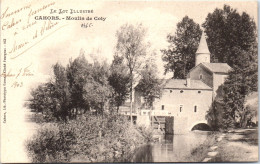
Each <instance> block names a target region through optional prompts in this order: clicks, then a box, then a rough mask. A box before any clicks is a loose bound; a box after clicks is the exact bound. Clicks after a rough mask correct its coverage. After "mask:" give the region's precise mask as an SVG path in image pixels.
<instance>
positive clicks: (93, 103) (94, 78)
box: [83, 61, 112, 114]
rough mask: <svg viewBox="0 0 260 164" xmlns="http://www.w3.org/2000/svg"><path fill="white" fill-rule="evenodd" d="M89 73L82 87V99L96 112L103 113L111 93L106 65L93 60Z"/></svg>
mask: <svg viewBox="0 0 260 164" xmlns="http://www.w3.org/2000/svg"><path fill="white" fill-rule="evenodd" d="M90 75H91V76H90V77H89V78H88V80H87V82H86V83H85V85H84V87H83V91H84V92H83V100H84V101H85V102H87V103H88V105H89V106H90V107H91V108H93V109H95V110H96V111H97V112H98V113H101V114H103V112H104V110H105V106H106V104H107V103H108V102H109V99H110V97H111V94H112V93H111V90H112V89H111V87H110V85H109V81H108V77H109V68H108V65H107V64H106V63H99V62H97V61H95V62H94V64H93V65H92V67H91V74H90Z"/></svg>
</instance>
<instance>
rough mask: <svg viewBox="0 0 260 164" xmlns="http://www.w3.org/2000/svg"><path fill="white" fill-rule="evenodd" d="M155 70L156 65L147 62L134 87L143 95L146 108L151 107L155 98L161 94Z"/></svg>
mask: <svg viewBox="0 0 260 164" xmlns="http://www.w3.org/2000/svg"><path fill="white" fill-rule="evenodd" d="M156 72H157V67H156V65H155V64H151V63H147V64H146V65H145V67H144V69H143V70H142V71H141V80H140V81H139V84H138V85H137V86H136V88H135V89H136V90H137V91H139V92H140V93H141V95H142V96H143V97H144V100H145V104H146V106H147V107H148V108H152V107H153V102H154V100H155V98H159V97H160V94H161V88H160V81H159V79H158V77H157V75H156Z"/></svg>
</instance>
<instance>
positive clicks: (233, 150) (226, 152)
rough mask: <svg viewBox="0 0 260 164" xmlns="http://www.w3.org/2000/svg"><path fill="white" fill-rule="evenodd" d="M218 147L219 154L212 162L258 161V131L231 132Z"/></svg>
mask: <svg viewBox="0 0 260 164" xmlns="http://www.w3.org/2000/svg"><path fill="white" fill-rule="evenodd" d="M217 146H218V149H217V151H218V154H217V155H216V156H215V157H214V158H212V160H210V162H256V161H258V131H257V129H239V130H234V131H230V132H228V133H227V134H226V136H225V137H224V138H223V140H222V141H221V142H219V143H218V144H217Z"/></svg>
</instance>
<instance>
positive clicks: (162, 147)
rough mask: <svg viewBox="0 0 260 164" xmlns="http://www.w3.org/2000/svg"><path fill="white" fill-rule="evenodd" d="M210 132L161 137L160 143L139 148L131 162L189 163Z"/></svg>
mask: <svg viewBox="0 0 260 164" xmlns="http://www.w3.org/2000/svg"><path fill="white" fill-rule="evenodd" d="M207 135H208V132H205V131H204V132H203V131H196V132H194V131H193V132H189V133H187V134H183V135H166V136H160V137H161V139H160V142H158V143H154V144H150V145H145V146H143V147H141V148H139V149H138V150H137V151H136V153H135V155H134V156H133V158H132V160H131V162H188V161H187V157H188V156H190V155H191V151H192V149H194V148H196V147H197V146H199V145H200V144H202V143H203V142H204V141H205V139H206V137H207Z"/></svg>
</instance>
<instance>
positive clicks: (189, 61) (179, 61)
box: [161, 16, 202, 79]
mask: <svg viewBox="0 0 260 164" xmlns="http://www.w3.org/2000/svg"><path fill="white" fill-rule="evenodd" d="M201 33H202V31H201V29H200V26H199V24H197V23H195V22H194V21H193V19H191V18H189V17H188V16H185V17H184V18H183V19H182V21H181V22H179V23H178V24H177V30H176V32H175V34H174V35H172V34H169V35H168V36H167V39H168V42H169V43H170V46H169V47H168V49H163V50H161V51H162V53H163V56H162V59H163V61H165V62H166V65H165V66H164V67H165V73H167V72H174V76H173V77H174V78H179V79H184V78H185V77H186V75H187V73H188V71H189V70H190V69H191V68H193V67H194V66H195V53H196V50H197V48H198V46H199V40H200V36H201Z"/></svg>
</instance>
